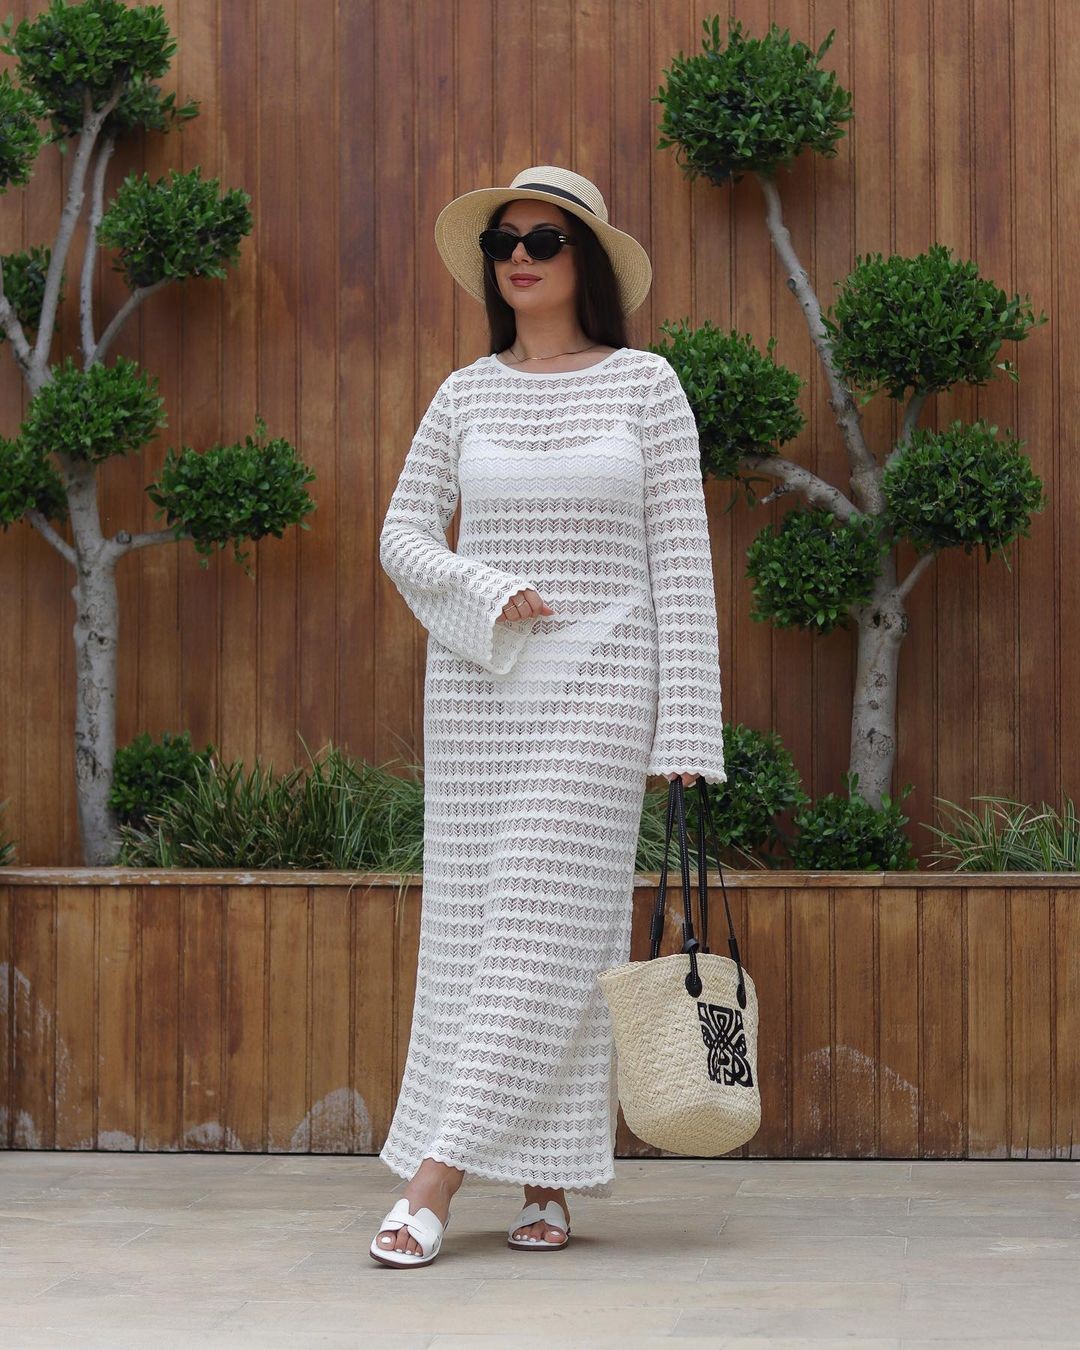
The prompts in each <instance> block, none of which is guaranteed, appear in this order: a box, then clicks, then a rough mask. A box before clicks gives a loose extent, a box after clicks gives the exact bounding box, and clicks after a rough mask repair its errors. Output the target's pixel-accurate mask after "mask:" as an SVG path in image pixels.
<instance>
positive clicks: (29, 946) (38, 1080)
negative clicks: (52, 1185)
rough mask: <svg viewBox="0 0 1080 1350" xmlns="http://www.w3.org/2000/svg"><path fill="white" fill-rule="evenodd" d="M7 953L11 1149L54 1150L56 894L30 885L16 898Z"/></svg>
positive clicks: (42, 887) (48, 887) (49, 887)
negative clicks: (10, 971) (10, 957)
mask: <svg viewBox="0 0 1080 1350" xmlns="http://www.w3.org/2000/svg"><path fill="white" fill-rule="evenodd" d="M12 949H13V952H14V997H13V999H12V1002H11V1019H12V1020H11V1038H12V1040H13V1041H14V1045H15V1064H14V1069H15V1071H14V1074H13V1082H12V1093H11V1102H12V1114H13V1117H14V1122H13V1129H12V1144H13V1146H14V1147H15V1148H55V1146H56V1110H55V1103H56V1097H55V1084H56V1037H55V1022H56V1013H55V1008H56V980H55V971H56V965H55V963H56V891H55V889H54V888H53V887H51V886H33V887H27V888H26V889H25V890H23V889H20V890H19V891H18V892H17V894H16V901H15V918H14V924H13V941H12Z"/></svg>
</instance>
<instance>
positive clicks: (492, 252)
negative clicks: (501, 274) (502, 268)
mask: <svg viewBox="0 0 1080 1350" xmlns="http://www.w3.org/2000/svg"><path fill="white" fill-rule="evenodd" d="M522 241H524V244H525V251H526V252H527V253H528V255H529V257H530V258H535V259H537V260H538V261H540V262H546V261H547V259H548V258H554V256H555V254H556V253H558V251H559V250H560V249H561V248H562V246H563V244H575V243H577V240H576V239H571V238H570V236H569V235H568V234H563V233H562V231H561V230H555V229H552V228H551V226H550V225H539V226H537V228H536V229H535V230H530V231H529V232H528V234H524V235H523V234H513V233H511V231H510V230H504V229H502V228H501V226H495V227H494V228H493V229H490V230H482V231H481V232H480V247H481V248H482V249H483V250H484V252H485V253H486V254H487V256H488V257H489V258H492V259H494V261H495V262H509V260H510V259H511V258H512V257H513V256H514V249H515V248H517V246H518V244H519V243H520V242H522Z"/></svg>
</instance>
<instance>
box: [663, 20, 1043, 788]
mask: <svg viewBox="0 0 1080 1350" xmlns="http://www.w3.org/2000/svg"><path fill="white" fill-rule="evenodd" d="M703 27H704V29H705V39H704V42H703V51H702V53H701V54H699V55H696V56H691V57H688V58H687V57H684V56H683V55H682V53H680V54H679V57H678V59H677V60H675V61H674V62H673V64H672V67H671V69H670V70H665V72H664V73H665V75H667V76H668V77H669V79H668V83H667V84H666V86H664V87H662V88H661V90H660V93H659V95H658V96H657V99H656V100H654V101H658V102H660V103H662V104H663V116H662V119H661V123H660V130H661V132H662V135H661V138H660V140H659V141H658V142H657V148H658V149H664V148H667V147H669V146H672V145H674V146H676V147H677V149H676V159H677V160H678V162H679V165H680V168H681V169H682V171H683V173H684V174H685V175H686V176H688V177H690V178H696V177H698V176H704V177H705V178H707V179H708V180H709V181H710V182H712V183H714V184H716V185H717V186H724V185H726V184H728V183H738V182H740V181H741V179H742V177H743V176H744V175H745V174H747V173H751V174H753V175H754V177H755V178H756V179H757V181H758V183H759V184H760V186H761V190H762V193H763V195H764V198H765V222H766V227H767V229H768V231H769V236H770V238H771V240H772V243H773V246H774V248H775V250H776V252H777V254H778V256H779V258H780V261H781V263H782V264H783V266H784V269H785V271H786V273H787V284H788V287H789V288H790V290H791V292H792V294H793V296H794V297H795V299H796V300H797V301H798V303H799V306H800V308H801V309H802V312H803V315H804V317H805V319H806V323H807V326H808V328H809V331H810V336H811V339H812V341H813V344H814V348H815V350H816V352H817V354H818V356H819V358H820V360H821V363H822V366H823V368H824V372H825V377H826V380H827V382H828V387H829V391H830V398H829V406H830V407H831V408H832V410H833V412H834V414H835V416H836V421H837V426H838V427H839V429H840V433H841V436H842V438H843V443H844V447H845V449H846V452H847V457H848V463H849V466H850V478H849V482H848V484H847V485H845V487H840V486H835V485H833V484H832V483H829V482H827V481H826V480H824V479H822V478H820V477H819V476H818V475H817V474H815V473H813V472H812V471H811V470H809V469H807V468H804V467H803V466H802V465H800V464H796V463H793V462H792V461H791V460H789V459H786V458H784V457H783V455H782V454H781V453H780V451H779V449H778V446H779V445H782V444H783V443H784V442H785V441H788V440H790V439H792V438H793V437H794V436H795V435H796V434H797V433H798V431H799V430H800V429H801V427H802V425H803V421H804V419H803V417H802V414H801V413H800V411H799V409H798V408H797V407H796V404H795V400H796V397H797V395H798V391H799V387H800V385H801V384H802V383H803V381H801V380H800V378H799V377H798V376H797V375H795V374H794V373H793V372H791V371H789V370H785V369H783V368H782V367H780V366H777V365H776V364H774V363H773V362H772V360H771V359H770V358H771V355H772V347H773V345H774V342H775V339H770V342H769V349H768V356H767V357H763V356H762V354H761V353H760V352H758V351H756V350H755V348H754V346H753V344H752V342H751V341H750V338H749V337H748V336H740V335H738V334H736V333H729V334H725V333H721V332H719V331H718V330H717V329H715V328H713V327H712V325H711V324H708V323H706V324H705V325H704V326H703V327H701V328H700V329H698V330H696V331H691V329H690V327H689V323H688V321H687V320H685V319H684V320H683V321H682V323H681V324H679V325H672V324H664V325H662V328H663V330H664V331H665V333H666V334H667V337H668V338H669V339H670V341H666V342H662V343H659V344H657V345H656V346H654V348H653V350H655V351H658V352H661V353H662V354H663V355H665V356H667V358H668V359H669V360H670V361H671V363H672V365H673V366H674V367H675V368H676V370H677V371H678V372H679V375H680V378H681V380H682V383H683V386H684V388H685V390H686V394H687V397H688V399H689V401H690V403H691V406H692V407H693V408H694V412H695V415H696V416H697V419H698V425H699V431H700V439H701V448H702V462H703V468H704V469H705V471H706V472H711V473H712V474H713V475H715V476H717V477H725V478H733V479H735V480H736V481H737V482H738V483H739V484H740V485H741V486H742V488H743V489H744V490H745V492H746V495H747V499H748V500H749V501H750V502H751V504H758V499H757V498H756V497H755V495H754V493H753V489H752V488H751V487H750V484H751V483H752V482H753V481H755V480H758V481H761V480H762V479H765V480H768V481H770V482H772V481H773V480H775V486H774V487H773V488H772V490H771V491H770V492H769V493H768V494H767V495H766V496H764V497H762V498H761V499H760V503H761V504H764V503H767V502H770V501H773V500H775V499H777V498H779V497H781V496H783V495H784V494H786V493H794V494H796V496H797V497H799V498H801V499H802V501H801V504H800V508H798V509H795V510H792V511H790V512H788V514H787V515H786V516H785V518H784V520H783V523H782V524H781V526H780V528H779V529H778V530H772V529H771V528H770V529H766V530H764V531H763V532H762V533H761V535H759V537H758V538H757V539H756V540H755V541H754V543H753V545H752V546H751V548H750V550H749V553H748V560H747V561H748V567H747V571H748V575H749V576H750V577H751V578H752V580H753V587H754V600H755V606H756V607H755V609H754V611H753V613H754V617H755V618H758V619H769V620H771V621H772V622H773V623H775V624H777V625H779V626H782V627H802V628H807V629H810V630H811V631H813V632H820V633H825V632H829V631H831V630H832V629H833V628H835V627H837V626H843V627H848V626H851V625H854V627H855V629H856V630H857V641H858V661H857V671H856V678H855V692H854V705H853V708H852V719H851V749H850V760H849V767H848V772H849V774H852V775H854V778H853V781H854V782H857V783H859V785H860V786H859V791H860V793H861V794H862V796H863V798H864V799H865V800H866V801H867V802H868V803H870V804H871V805H873V806H878V807H880V805H881V804H882V801H883V800H884V797H885V795H886V793H887V791H888V788H889V785H890V782H891V779H892V772H893V766H894V760H895V753H896V687H897V669H898V663H899V655H900V647H901V644H902V642H903V639H904V635H905V633H906V631H907V626H908V620H907V613H906V610H905V603H904V602H905V599H906V597H907V595H908V593H909V592H910V591H911V589H912V587H913V586H914V585H915V583H916V582H917V581H918V580H919V578H920V577H921V576H922V574H923V573H924V572H925V571H926V570H927V568H928V567H929V566H930V565H931V564H932V563H933V561H934V559H935V558H936V557H937V555H938V553H939V552H940V551H941V550H942V549H944V548H957V547H959V548H963V549H964V551H965V552H968V553H970V552H971V551H972V549H974V548H977V547H982V548H984V549H985V550H986V556H987V559H989V557H990V555H991V552H992V551H994V550H997V551H1000V552H1002V553H1003V551H1004V549H1005V547H1006V545H1008V544H1009V543H1011V542H1012V541H1013V540H1014V539H1016V538H1017V537H1018V536H1020V535H1026V534H1028V533H1029V529H1030V518H1031V514H1032V512H1034V511H1040V510H1042V509H1043V508H1044V506H1045V505H1046V501H1045V497H1044V493H1043V488H1042V483H1041V481H1040V480H1039V478H1038V477H1037V476H1036V475H1035V473H1034V472H1033V470H1032V467H1031V463H1030V461H1029V460H1028V458H1027V456H1026V455H1024V454H1023V453H1022V452H1021V449H1020V446H1021V445H1022V444H1023V442H1021V441H1018V440H1016V439H1015V438H1013V437H1009V436H1007V437H1003V438H1001V439H999V438H998V436H997V427H995V426H987V425H986V424H985V423H984V422H982V421H979V422H976V423H975V424H974V425H971V426H965V425H963V424H962V423H961V422H959V421H954V422H953V423H952V424H951V425H950V426H949V427H948V428H947V430H945V431H944V432H935V431H929V430H924V429H920V428H919V427H918V425H917V424H918V419H919V414H920V413H921V411H922V409H923V406H924V405H925V403H926V401H927V399H928V398H929V397H930V395H931V394H933V393H936V392H938V391H939V390H944V389H948V388H950V387H951V386H952V385H954V384H958V383H966V384H974V385H981V384H985V383H986V382H987V381H988V380H989V379H991V378H992V376H993V373H994V370H995V369H998V370H1003V371H1004V372H1005V373H1006V374H1007V375H1008V376H1009V378H1010V379H1013V380H1015V379H1017V378H1018V377H1017V375H1016V372H1015V370H1014V368H1013V366H1012V365H1011V363H1010V362H1009V361H1008V360H1004V361H997V360H996V358H997V356H998V352H999V349H1000V347H1001V344H1002V343H1003V342H1007V341H1008V342H1018V341H1021V340H1022V339H1023V338H1024V337H1026V335H1027V332H1028V330H1029V329H1030V328H1032V327H1034V326H1036V325H1037V324H1041V323H1045V322H1046V315H1045V314H1040V315H1039V316H1038V318H1035V317H1034V316H1033V314H1032V311H1031V307H1030V304H1028V303H1027V301H1021V299H1020V297H1019V296H1016V295H1014V296H1013V297H1012V298H1011V299H1010V298H1008V297H1007V296H1006V294H1005V292H1004V291H1002V290H1001V288H1000V287H998V286H997V285H996V284H995V283H994V282H992V281H989V280H987V279H986V278H983V277H980V276H979V274H978V269H977V267H976V265H975V264H974V263H973V262H971V261H963V260H958V259H956V258H953V257H952V256H951V253H950V251H949V250H948V249H946V248H945V247H943V246H942V245H934V246H933V247H931V248H930V249H929V250H928V251H927V252H926V253H923V254H920V255H918V256H917V257H914V258H907V257H901V256H899V255H895V254H894V255H892V256H890V257H888V258H883V257H882V255H881V254H880V253H879V254H876V255H867V256H866V257H859V258H858V259H857V266H856V268H855V270H854V271H853V272H852V273H851V274H850V276H848V277H847V278H846V279H845V280H844V281H843V282H842V283H841V284H840V294H839V297H838V299H837V302H836V304H835V306H834V307H830V309H829V311H828V312H827V313H822V307H821V304H820V302H819V300H818V297H817V295H816V293H815V291H814V288H813V285H812V284H811V281H810V278H809V277H808V275H807V273H806V269H805V268H804V267H803V266H802V264H801V262H800V261H799V259H798V257H797V256H796V253H795V250H794V248H793V246H792V242H791V236H790V235H789V233H788V231H787V228H786V226H785V225H784V220H783V213H782V210H781V202H780V193H779V190H778V188H777V184H776V171H777V169H778V167H779V166H780V165H781V164H785V163H790V162H791V161H792V160H793V159H794V158H795V157H796V156H797V155H798V154H799V153H801V152H802V151H803V150H804V149H808V150H811V151H816V152H817V153H818V154H821V155H824V156H826V157H833V156H835V154H836V149H835V144H836V141H837V140H838V139H839V137H840V136H841V135H842V134H843V132H842V128H841V124H842V123H843V122H845V121H847V120H849V119H850V117H851V116H852V113H851V98H850V95H849V94H848V93H847V92H846V91H845V90H843V89H842V88H840V87H839V86H838V84H837V82H836V76H835V74H834V73H831V72H827V71H825V70H823V69H822V68H821V66H820V61H821V58H822V56H823V55H824V53H825V52H826V50H827V49H828V48H829V46H830V45H831V43H832V39H833V35H834V32H835V30H833V31H831V32H830V33H829V34H828V36H827V37H826V38H825V40H824V41H823V42H822V43H821V45H820V47H819V48H818V49H817V51H816V52H815V51H812V50H811V49H810V48H809V47H807V46H806V45H805V44H804V43H801V42H796V43H792V42H791V41H790V35H789V33H788V31H787V30H784V32H782V33H781V32H780V30H779V29H778V27H777V25H776V24H772V25H770V28H769V32H768V34H767V36H766V37H764V38H762V39H760V40H757V39H752V38H749V37H746V36H744V34H743V30H742V25H741V23H739V22H738V21H737V20H729V25H728V41H727V45H726V46H723V45H722V44H721V41H720V21H719V18H718V17H714V18H712V19H711V20H708V19H706V20H705V21H704V23H703ZM853 390H859V391H860V393H859V397H858V399H857V398H856V395H855V393H853ZM882 390H884V391H885V392H887V393H888V396H889V397H890V398H892V399H895V400H896V401H897V402H899V403H903V405H904V408H903V417H902V419H901V420H902V426H901V431H900V434H899V436H898V438H897V440H896V443H895V444H894V445H892V446H884V447H881V448H880V449H878V450H876V451H875V450H874V449H871V447H870V446H869V445H868V444H867V441H866V438H865V436H864V435H863V431H862V426H861V420H862V419H861V413H860V411H859V409H860V407H861V406H862V405H864V404H865V403H866V402H867V401H868V400H869V399H870V398H872V397H873V396H874V394H875V393H878V392H880V391H882ZM901 538H904V539H907V540H909V541H910V542H911V543H912V544H913V545H914V547H915V549H916V551H917V553H918V555H919V556H918V559H917V561H916V562H915V564H914V565H913V566H912V567H911V569H910V570H909V572H908V573H907V575H906V576H905V577H904V578H903V579H902V580H900V579H898V577H897V568H896V558H895V554H894V545H895V544H896V541H897V540H898V539H901ZM1003 556H1004V554H1003ZM1006 562H1007V560H1006Z"/></svg>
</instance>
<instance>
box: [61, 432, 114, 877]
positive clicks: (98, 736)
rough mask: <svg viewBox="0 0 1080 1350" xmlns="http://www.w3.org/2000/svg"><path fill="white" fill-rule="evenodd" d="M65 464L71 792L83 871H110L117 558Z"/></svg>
mask: <svg viewBox="0 0 1080 1350" xmlns="http://www.w3.org/2000/svg"><path fill="white" fill-rule="evenodd" d="M64 458H65V461H66V462H65V465H64V467H65V468H66V469H67V471H68V484H67V487H68V507H69V510H70V513H71V525H72V534H73V536H74V542H75V551H76V555H77V557H76V571H77V579H76V582H75V585H74V586H73V587H72V588H71V594H72V596H73V597H74V600H75V627H74V636H75V672H76V686H75V792H76V797H77V800H78V808H79V836H80V839H81V841H82V854H83V864H84V866H87V867H96V866H109V865H111V864H112V862H113V861H114V859H115V857H116V852H117V848H118V844H119V839H118V837H117V822H116V817H115V815H114V813H113V811H112V810H111V808H110V807H109V793H110V792H111V790H112V779H113V759H114V756H115V753H116V653H117V642H118V637H119V626H120V625H119V605H118V603H117V595H116V561H117V554H116V552H115V550H114V549H113V548H112V547H111V546H110V545H109V544H108V542H107V541H106V540H104V539H102V537H101V527H100V523H99V519H98V509H97V482H96V475H95V472H94V466H93V465H92V464H76V463H73V462H72V461H71V460H67V459H66V457H64Z"/></svg>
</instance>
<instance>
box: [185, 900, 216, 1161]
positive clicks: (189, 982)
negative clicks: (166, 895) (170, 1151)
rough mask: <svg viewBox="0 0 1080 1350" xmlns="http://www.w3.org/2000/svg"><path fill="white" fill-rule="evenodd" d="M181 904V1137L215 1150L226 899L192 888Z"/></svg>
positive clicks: (187, 1143)
mask: <svg viewBox="0 0 1080 1350" xmlns="http://www.w3.org/2000/svg"><path fill="white" fill-rule="evenodd" d="M182 905H183V919H184V927H183V932H184V942H183V951H182V964H183V972H182V987H183V1020H182V1023H181V1049H182V1069H181V1073H182V1077H181V1088H180V1093H181V1105H180V1119H181V1128H182V1131H183V1135H182V1137H183V1141H184V1147H185V1148H189V1149H208V1150H211V1151H215V1150H218V1149H221V1148H222V1147H223V1146H224V1142H225V1129H224V1123H223V1119H222V1108H223V1105H224V1098H223V1093H222V1058H223V1056H222V1049H223V1045H222V1026H223V1024H224V1007H223V998H224V990H223V984H224V982H223V979H222V971H223V967H222V953H223V950H224V938H225V925H224V901H223V898H222V894H221V889H220V887H217V886H191V887H185V889H184V891H183V900H182Z"/></svg>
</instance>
